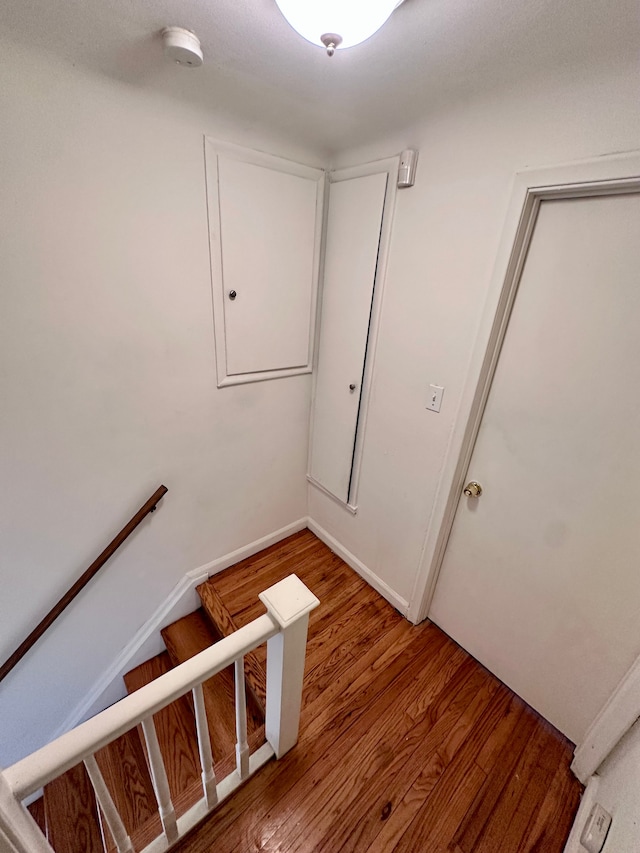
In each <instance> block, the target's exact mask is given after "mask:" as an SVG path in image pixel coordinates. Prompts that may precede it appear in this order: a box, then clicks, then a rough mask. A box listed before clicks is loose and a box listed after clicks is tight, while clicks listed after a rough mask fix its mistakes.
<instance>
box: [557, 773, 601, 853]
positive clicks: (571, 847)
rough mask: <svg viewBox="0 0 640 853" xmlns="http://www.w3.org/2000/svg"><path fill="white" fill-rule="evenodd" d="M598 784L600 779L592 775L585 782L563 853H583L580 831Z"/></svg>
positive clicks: (594, 797)
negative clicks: (585, 785)
mask: <svg viewBox="0 0 640 853" xmlns="http://www.w3.org/2000/svg"><path fill="white" fill-rule="evenodd" d="M599 783H600V777H599V776H598V775H597V774H595V773H594V775H593V776H591V778H590V779H589V781H588V782H587V787H586V788H585V790H584V794H583V795H582V799H581V800H580V806H579V808H578V811H577V812H576V816H575V820H574V821H573V826H572V827H571V832H570V833H569V838H567V843H566V845H565V848H564V853H585V849H584V847H583V846H582V844H580V836H581V835H582V829H583V827H584V825H585V823H586V822H587V818H588V817H589V812H590V811H591V808H592V806H593V804H594V803H595V801H596V794H597V793H598V785H599Z"/></svg>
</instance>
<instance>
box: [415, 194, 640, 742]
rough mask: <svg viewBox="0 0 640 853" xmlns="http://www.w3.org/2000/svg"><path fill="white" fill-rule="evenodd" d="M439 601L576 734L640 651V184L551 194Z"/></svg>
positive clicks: (463, 636) (455, 625) (459, 630)
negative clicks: (639, 189) (631, 188)
mask: <svg viewBox="0 0 640 853" xmlns="http://www.w3.org/2000/svg"><path fill="white" fill-rule="evenodd" d="M468 478H469V479H472V480H476V481H478V482H479V483H480V484H481V486H482V488H483V493H482V496H481V497H480V498H476V499H474V498H466V497H464V496H462V497H461V499H460V503H459V506H458V511H457V515H456V519H455V522H454V525H453V529H452V532H451V536H450V539H449V543H448V546H447V551H446V554H445V558H444V563H443V566H442V570H441V573H440V578H439V581H438V585H437V588H436V593H435V597H434V600H433V604H432V609H431V612H430V617H431V618H432V619H433V620H434V621H435V622H436V623H437V624H438V625H440V626H441V627H442V628H443V629H444V630H445V631H446V632H447V633H449V634H450V635H451V636H453V637H454V638H455V639H456V640H457V641H458V642H459V643H461V645H462V646H464V647H465V648H466V649H468V650H469V651H470V652H471V654H473V655H474V656H475V657H476V658H478V659H479V660H480V661H481V662H482V663H483V664H485V665H486V666H487V667H488V668H489V669H490V670H491V671H492V672H494V673H495V674H496V675H497V676H498V677H499V678H501V679H502V680H503V681H504V682H506V683H507V684H508V685H509V686H510V687H512V688H513V689H514V690H515V691H516V692H517V693H518V694H520V695H521V696H522V697H523V698H524V699H525V700H526V701H527V702H529V703H530V704H531V705H532V706H533V707H534V708H536V709H537V710H538V711H540V713H542V714H543V715H544V716H545V717H546V718H547V719H549V720H550V721H551V722H552V723H553V724H554V725H556V726H557V727H558V728H559V729H560V730H561V731H562V732H564V733H565V734H566V735H567V736H568V737H569V738H570V739H571V740H573V741H574V742H579V741H580V740H581V739H582V738H583V736H584V734H585V731H586V730H587V728H588V726H589V725H590V723H591V722H592V721H593V719H594V718H595V716H596V714H597V713H598V711H599V710H600V708H601V707H602V705H603V704H604V703H605V702H606V700H607V698H608V697H609V696H610V694H611V693H612V691H613V690H614V688H615V687H616V685H617V684H618V682H619V681H620V679H621V678H622V677H623V676H624V674H625V672H626V670H627V669H628V667H629V666H630V665H631V663H632V662H633V661H634V660H635V658H636V657H637V656H638V654H640V499H639V498H638V489H639V483H640V196H639V195H636V194H634V195H631V194H629V195H611V196H601V197H590V198H576V199H570V200H555V201H553V200H547V201H543V202H542V204H541V207H540V212H539V215H538V219H537V223H536V226H535V230H534V233H533V237H532V241H531V245H530V247H529V251H528V255H527V259H526V262H525V266H524V270H523V273H522V277H521V281H520V286H519V290H518V293H517V296H516V300H515V304H514V308H513V312H512V315H511V318H510V321H509V326H508V329H507V333H506V337H505V341H504V344H503V348H502V351H501V355H500V360H499V363H498V366H497V370H496V373H495V376H494V380H493V384H492V387H491V392H490V394H489V398H488V402H487V406H486V409H485V412H484V416H483V420H482V425H481V427H480V431H479V434H478V438H477V441H476V445H475V448H474V452H473V457H472V460H471V464H470V466H469V470H468Z"/></svg>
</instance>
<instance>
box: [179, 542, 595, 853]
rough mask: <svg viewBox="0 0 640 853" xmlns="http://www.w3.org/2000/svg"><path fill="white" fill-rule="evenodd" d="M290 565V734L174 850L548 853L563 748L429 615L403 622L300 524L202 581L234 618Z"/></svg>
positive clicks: (566, 802) (565, 763) (255, 610)
mask: <svg viewBox="0 0 640 853" xmlns="http://www.w3.org/2000/svg"><path fill="white" fill-rule="evenodd" d="M291 572H295V573H296V574H298V576H299V577H300V578H301V579H302V580H303V581H304V582H305V583H306V584H307V586H309V587H310V589H311V590H313V592H314V593H315V594H316V595H317V596H318V597H319V598H320V600H321V602H322V604H321V606H320V607H319V608H318V609H317V610H315V611H314V612H313V613H312V614H311V624H310V633H309V644H308V649H307V666H306V677H305V691H304V698H303V712H302V720H301V732H300V740H299V742H298V744H297V746H296V747H295V749H293V750H292V751H291V752H290V753H289V754H288V755H287V756H285V757H284V758H283V759H281V760H280V761H272V762H271V763H269V764H268V765H267V766H266V767H265V768H264V769H263V770H262V771H260V773H259V774H258V775H257V776H255V777H254V778H252V779H251V780H250V781H249V782H248V783H247V784H246V785H245V786H244V787H243V788H242V789H241V790H240V791H239V792H238V793H237V794H236V795H235V796H234V797H233V798H232V800H231V801H230V802H229V803H228V804H223V805H222V806H221V807H220V809H219V810H218V811H217V812H215V813H214V814H213V815H212V816H211V817H210V818H209V819H208V820H207V821H205V822H204V823H203V824H202V825H201V826H200V827H199V828H197V829H196V830H194V832H193V833H192V834H191V835H190V836H188V837H187V838H186V839H185V840H184V841H183V842H182V843H181V844H180V846H179V849H180V851H181V853H210V851H218V853H245V851H269V853H294V851H299V853H310V851H331V853H334V851H378V852H379V853H382V851H385V853H387V851H395V853H404V852H405V851H407V853H408V851H411V853H441V851H442V853H444V851H449V853H472V851H473V853H524V851H530V853H533V851H535V853H561V851H562V849H563V846H564V843H565V840H566V838H567V835H568V832H569V828H570V826H571V823H572V820H573V817H574V814H575V812H576V809H577V806H578V802H579V799H580V795H581V790H582V788H581V786H580V784H579V783H578V782H577V780H576V779H575V778H573V776H572V775H571V773H570V771H569V762H570V759H571V752H572V747H571V744H569V742H568V741H567V740H566V739H564V738H563V737H562V736H560V735H559V734H558V732H557V731H555V730H554V729H553V728H552V727H551V726H550V725H549V724H548V723H546V722H545V721H544V720H542V719H541V717H540V716H539V715H538V714H536V713H535V712H534V711H532V710H531V709H530V708H529V707H528V706H527V705H525V703H524V702H523V701H522V700H521V699H519V698H518V697H517V696H515V695H514V694H513V693H512V692H511V691H510V690H509V689H508V688H506V687H505V686H504V685H503V684H501V682H499V681H498V680H497V679H496V678H494V677H493V676H492V675H491V674H490V673H488V672H487V671H486V670H485V669H484V668H483V667H482V666H480V665H479V664H478V663H477V662H476V661H475V660H474V659H473V658H471V657H470V656H469V655H468V654H467V653H466V652H464V651H463V650H462V649H461V648H460V647H459V646H457V645H456V644H455V643H454V642H453V641H452V640H450V639H449V638H448V637H447V636H446V635H445V634H444V633H443V632H442V631H440V630H439V629H438V628H437V627H436V626H435V625H433V624H430V623H423V624H422V625H420V626H417V627H414V626H411V625H410V624H409V623H408V622H407V621H406V620H404V619H403V618H402V617H401V616H400V615H399V614H398V613H397V612H396V611H395V610H394V609H393V608H392V607H391V606H390V605H389V604H387V603H386V602H385V601H384V600H383V599H382V598H380V596H379V595H377V593H375V592H374V591H373V590H372V589H371V588H370V587H369V586H368V585H367V584H365V583H364V582H363V581H362V580H361V579H360V578H359V577H358V576H357V575H356V574H355V573H354V572H353V571H352V570H351V569H349V568H348V567H347V566H346V565H345V564H344V563H343V562H342V561H341V560H340V559H339V558H338V557H336V556H335V555H334V554H332V553H331V551H329V550H328V549H327V548H326V547H325V546H324V545H323V544H322V543H321V542H320V541H319V540H318V539H316V538H315V537H314V536H313V535H312V534H311V533H310V532H309V531H303V532H302V533H300V534H296V535H295V536H293V537H290V538H289V539H287V540H285V542H283V543H280V544H278V545H276V546H274V547H273V548H270V549H268V551H267V552H262V553H261V554H260V555H257V557H254V558H251V559H250V560H247V561H245V562H244V563H242V564H240V566H237V567H234V568H233V569H230V570H228V571H227V572H224V573H223V574H221V575H219V576H217V577H216V579H215V583H216V588H217V591H218V592H219V594H220V595H221V597H222V599H223V600H224V602H225V603H226V605H227V607H229V609H230V610H231V612H232V615H233V617H234V619H235V621H236V623H237V624H238V625H243V624H245V623H246V622H248V621H250V620H251V619H253V618H255V617H256V616H257V615H259V614H260V613H262V612H264V608H263V607H262V605H261V604H260V602H259V601H258V600H257V594H258V592H260V591H261V590H263V589H264V588H266V587H267V586H270V585H271V584H272V583H274V582H276V581H277V580H279V579H280V578H282V577H285V576H286V575H288V574H290V573H291Z"/></svg>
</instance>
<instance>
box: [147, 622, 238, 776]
mask: <svg viewBox="0 0 640 853" xmlns="http://www.w3.org/2000/svg"><path fill="white" fill-rule="evenodd" d="M162 638H163V639H164V642H165V645H166V647H167V651H168V652H169V656H170V658H171V661H172V663H173V664H174V665H178V664H181V663H184V661H186V660H189V658H192V657H193V656H194V655H197V654H198V653H199V652H201V651H204V649H207V648H209V647H210V646H212V645H213V644H214V643H215V642H217V641H218V640H219V639H220V637H219V636H217V635H216V633H215V631H214V630H213V627H212V626H211V624H210V623H209V621H208V619H207V617H206V616H205V614H204V612H203V611H202V610H196V611H195V613H190V614H189V615H188V616H184V617H183V618H182V619H178V620H177V621H176V622H173V623H172V624H171V625H168V626H167V627H166V628H163V629H162ZM202 688H203V693H204V701H205V707H206V710H207V719H208V722H209V733H210V736H211V750H212V753H213V760H214V762H218V761H221V760H222V759H223V758H225V757H226V756H228V755H229V754H231V753H233V752H234V751H235V744H236V726H235V688H234V683H233V669H232V667H230V666H229V667H227V668H226V669H224V670H223V671H222V672H219V673H218V674H217V675H214V676H213V678H209V679H208V680H207V681H205V682H204V683H203V685H202Z"/></svg>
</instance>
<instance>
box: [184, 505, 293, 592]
mask: <svg viewBox="0 0 640 853" xmlns="http://www.w3.org/2000/svg"><path fill="white" fill-rule="evenodd" d="M306 526H307V518H299V519H298V520H297V521H294V522H293V523H292V524H287V525H286V527H281V528H280V529H279V530H276V531H275V532H274V533H269V534H268V535H267V536H263V537H262V538H261V539H256V540H255V542H251V543H250V544H249V545H244V546H243V547H242V548H237V549H236V550H235V551H232V552H231V553H230V554H225V556H224V557H218V559H216V560H212V561H211V562H210V563H205V565H204V566H200V568H199V569H196V571H197V572H203V573H206V574H207V575H208V576H209V577H212V576H213V575H217V574H218V572H222V571H224V570H225V569H228V568H229V566H234V565H235V564H236V563H240V562H241V561H242V560H246V559H247V557H253V555H254V554H257V553H258V551H263V550H264V549H265V548H268V547H269V546H270V545H275V544H276V543H277V542H280V541H282V540H283V539H286V538H287V536H292V535H293V534H294V533H299V532H300V531H301V530H304V529H305V527H306Z"/></svg>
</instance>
